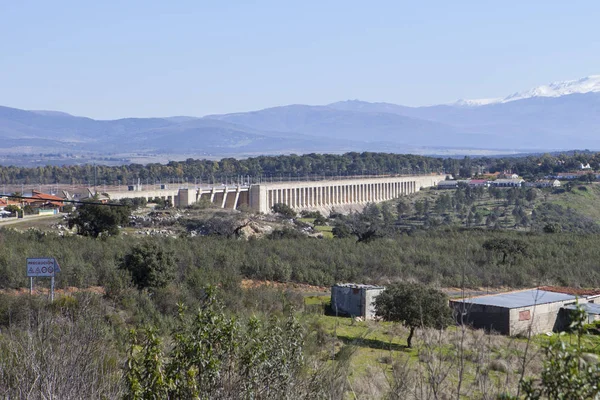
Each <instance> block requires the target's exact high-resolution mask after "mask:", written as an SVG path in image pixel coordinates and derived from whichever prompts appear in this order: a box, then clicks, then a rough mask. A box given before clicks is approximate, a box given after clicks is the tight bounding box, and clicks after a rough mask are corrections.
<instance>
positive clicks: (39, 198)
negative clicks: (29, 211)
mask: <svg viewBox="0 0 600 400" xmlns="http://www.w3.org/2000/svg"><path fill="white" fill-rule="evenodd" d="M63 200H64V199H63V198H61V197H58V196H55V195H53V194H47V193H42V192H38V191H37V190H34V191H32V193H31V196H30V198H28V199H23V203H25V204H27V205H29V206H31V207H33V208H34V209H36V210H38V212H39V211H41V213H48V212H49V211H44V210H52V213H56V212H58V210H60V209H61V208H62V207H63V206H64V203H63Z"/></svg>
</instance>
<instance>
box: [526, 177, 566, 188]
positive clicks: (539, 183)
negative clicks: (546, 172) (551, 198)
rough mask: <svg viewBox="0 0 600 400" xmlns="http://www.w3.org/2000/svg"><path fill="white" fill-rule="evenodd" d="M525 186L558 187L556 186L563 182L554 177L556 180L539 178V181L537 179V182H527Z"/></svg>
mask: <svg viewBox="0 0 600 400" xmlns="http://www.w3.org/2000/svg"><path fill="white" fill-rule="evenodd" d="M525 186H528V187H536V188H556V187H560V186H561V183H560V181H559V180H558V179H554V180H548V179H545V180H539V181H535V182H526V183H525Z"/></svg>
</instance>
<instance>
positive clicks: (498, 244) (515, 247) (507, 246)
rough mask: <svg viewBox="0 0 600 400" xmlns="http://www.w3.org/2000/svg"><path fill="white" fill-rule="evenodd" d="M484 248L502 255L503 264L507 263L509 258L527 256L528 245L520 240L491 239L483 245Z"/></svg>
mask: <svg viewBox="0 0 600 400" xmlns="http://www.w3.org/2000/svg"><path fill="white" fill-rule="evenodd" d="M482 246H483V248H484V249H485V250H488V251H491V252H497V253H500V254H502V264H504V263H506V260H507V259H508V257H509V256H511V257H512V258H515V257H516V256H518V255H527V248H528V246H527V243H525V242H523V241H522V240H519V239H506V238H501V239H489V240H486V241H485V242H484V243H483V245H482Z"/></svg>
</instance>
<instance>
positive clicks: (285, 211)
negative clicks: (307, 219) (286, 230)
mask: <svg viewBox="0 0 600 400" xmlns="http://www.w3.org/2000/svg"><path fill="white" fill-rule="evenodd" d="M272 210H273V212H274V213H277V214H279V215H281V216H283V217H286V218H296V211H294V210H293V209H292V207H290V206H288V205H287V204H285V203H276V204H275V205H273V207H272Z"/></svg>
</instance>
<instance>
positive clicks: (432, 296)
mask: <svg viewBox="0 0 600 400" xmlns="http://www.w3.org/2000/svg"><path fill="white" fill-rule="evenodd" d="M375 313H376V315H377V316H378V317H381V318H382V319H384V320H385V321H393V322H400V323H402V324H404V325H406V326H407V327H408V328H409V329H410V333H409V334H408V338H407V339H406V344H407V347H409V348H410V347H411V346H412V338H413V335H414V333H415V329H416V328H437V329H443V328H445V327H447V326H448V324H449V323H450V322H451V321H452V312H451V310H450V307H449V306H448V296H446V295H445V294H444V293H442V292H440V291H439V290H436V289H434V288H431V287H429V286H426V285H423V284H419V283H406V282H405V283H399V284H396V285H392V286H389V287H387V289H386V290H385V291H384V292H382V293H381V294H380V295H379V296H377V298H376V299H375Z"/></svg>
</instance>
